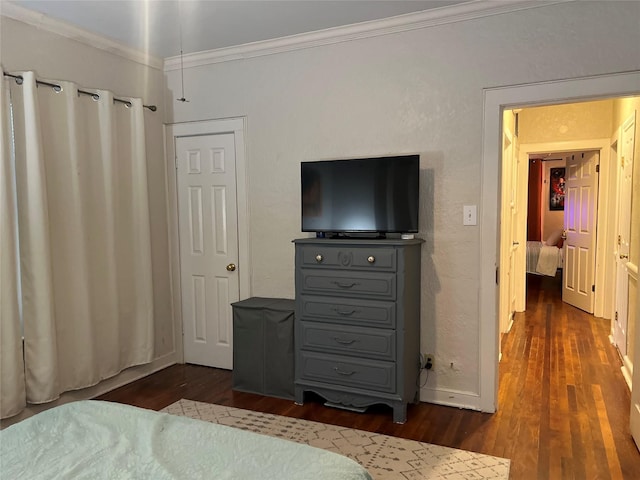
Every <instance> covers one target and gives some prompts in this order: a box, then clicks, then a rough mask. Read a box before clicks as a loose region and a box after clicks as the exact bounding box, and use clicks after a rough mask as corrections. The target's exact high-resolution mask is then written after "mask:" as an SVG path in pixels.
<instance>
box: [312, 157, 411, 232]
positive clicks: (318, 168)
mask: <svg viewBox="0 0 640 480" xmlns="http://www.w3.org/2000/svg"><path fill="white" fill-rule="evenodd" d="M419 172H420V156H419V155H403V156H394V157H379V158H361V159H351V160H326V161H317V162H302V163H301V180H302V231H303V232H316V233H320V234H328V235H331V234H336V235H338V236H340V235H343V234H349V233H353V234H374V236H375V234H378V235H381V236H384V235H385V234H387V233H414V232H417V231H418V205H419V196H418V193H419V188H418V185H419ZM347 236H348V235H347Z"/></svg>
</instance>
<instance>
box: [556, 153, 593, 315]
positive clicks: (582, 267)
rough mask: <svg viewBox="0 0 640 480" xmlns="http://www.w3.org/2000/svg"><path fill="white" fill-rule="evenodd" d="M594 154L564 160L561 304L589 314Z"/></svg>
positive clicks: (579, 155) (591, 272) (591, 299)
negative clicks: (563, 303)
mask: <svg viewBox="0 0 640 480" xmlns="http://www.w3.org/2000/svg"><path fill="white" fill-rule="evenodd" d="M599 158H600V154H599V153H598V152H584V153H582V152H579V153H574V154H572V155H571V156H570V157H569V158H567V167H566V178H565V206H564V232H565V236H566V238H565V241H564V273H563V279H562V301H563V302H567V303H568V304H570V305H573V306H574V307H577V308H579V309H581V310H584V311H585V312H588V313H593V298H594V295H593V285H594V278H595V259H596V257H595V254H596V229H595V227H596V214H597V199H598V174H597V172H596V166H597V165H598V161H599Z"/></svg>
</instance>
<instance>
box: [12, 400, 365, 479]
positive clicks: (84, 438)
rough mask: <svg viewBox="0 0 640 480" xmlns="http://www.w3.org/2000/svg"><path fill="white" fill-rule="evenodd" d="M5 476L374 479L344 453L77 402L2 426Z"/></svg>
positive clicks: (150, 413) (126, 407)
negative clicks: (3, 427) (4, 427)
mask: <svg viewBox="0 0 640 480" xmlns="http://www.w3.org/2000/svg"><path fill="white" fill-rule="evenodd" d="M0 468H1V471H0V476H1V477H2V478H3V479H4V478H7V479H33V480H36V479H74V480H75V479H136V480H146V479H153V480H164V479H171V480H174V479H190V480H196V479H216V480H228V479H239V480H240V479H242V480H250V479H277V480H288V479H291V480H293V479H296V480H302V479H309V480H321V479H333V480H371V477H370V476H369V474H368V473H367V472H366V471H365V470H364V468H362V467H361V466H360V465H359V464H357V463H356V462H354V461H353V460H350V459H348V458H346V457H344V456H342V455H338V454H336V453H333V452H329V451H326V450H321V449H318V448H314V447H310V446H308V445H303V444H299V443H295V442H291V441H288V440H282V439H278V438H272V437H267V436H264V435H259V434H257V433H253V432H247V431H244V430H239V429H236V428H231V427H226V426H223V425H216V424H212V423H208V422H203V421H200V420H194V419H191V418H186V417H178V416H175V415H169V414H166V413H159V412H154V411H151V410H145V409H141V408H136V407H131V406H129V405H121V404H117V403H109V402H100V401H93V400H88V401H81V402H74V403H70V404H66V405H62V406H60V407H56V408H53V409H50V410H47V411H45V412H42V413H39V414H38V415H35V416H34V417H31V418H28V419H26V420H23V421H22V422H19V423H17V424H15V425H12V426H10V427H8V428H6V429H4V430H2V431H0Z"/></svg>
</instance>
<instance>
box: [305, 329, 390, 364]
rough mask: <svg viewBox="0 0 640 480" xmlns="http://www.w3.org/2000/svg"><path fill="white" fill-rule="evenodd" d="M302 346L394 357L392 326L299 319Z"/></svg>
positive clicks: (363, 355) (371, 356)
mask: <svg viewBox="0 0 640 480" xmlns="http://www.w3.org/2000/svg"><path fill="white" fill-rule="evenodd" d="M299 325H300V326H301V327H302V328H301V331H300V333H299V334H300V336H301V343H302V348H304V349H307V350H317V351H321V352H331V353H337V354H344V355H351V356H358V357H368V358H377V359H379V360H389V361H395V359H396V348H395V347H396V334H395V332H394V331H393V330H379V329H372V328H369V329H366V328H358V327H341V326H339V325H324V324H321V323H316V322H300V323H299Z"/></svg>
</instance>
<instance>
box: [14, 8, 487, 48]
mask: <svg viewBox="0 0 640 480" xmlns="http://www.w3.org/2000/svg"><path fill="white" fill-rule="evenodd" d="M2 1H7V0H2ZM9 3H13V4H17V5H19V6H21V7H23V8H26V9H29V10H34V11H37V12H40V13H44V14H45V15H47V16H49V17H53V18H55V19H58V20H62V21H65V22H68V23H70V24H72V25H75V26H77V27H81V28H83V29H85V30H89V31H90V32H93V33H96V34H99V35H102V36H105V37H109V38H110V39H112V40H115V41H117V42H118V43H121V44H124V45H126V46H128V47H131V48H134V49H136V50H139V51H142V52H145V53H148V54H151V55H153V56H156V57H160V58H166V57H171V56H175V55H179V54H180V40H181V32H180V30H181V29H182V46H183V48H182V50H183V52H184V53H185V54H187V53H193V52H201V51H205V50H213V49H219V48H224V47H230V46H237V45H243V44H246V43H251V42H257V41H261V40H269V39H274V38H280V37H286V36H290V35H296V34H300V33H306V32H312V31H317V30H324V29H327V28H332V27H339V26H344V25H350V24H354V23H360V22H367V21H371V20H380V19H382V18H387V17H393V16H397V15H403V14H407V13H413V12H419V11H424V10H430V9H434V8H446V7H448V6H451V5H454V4H458V3H469V0H296V1H292V0H226V1H219V0H93V1H86V0H11V2H9ZM473 3H476V2H473Z"/></svg>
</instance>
